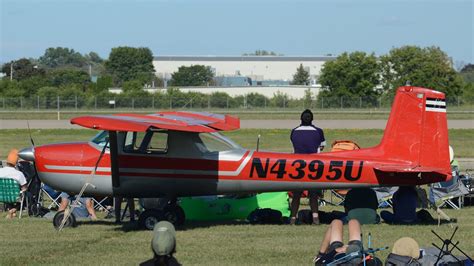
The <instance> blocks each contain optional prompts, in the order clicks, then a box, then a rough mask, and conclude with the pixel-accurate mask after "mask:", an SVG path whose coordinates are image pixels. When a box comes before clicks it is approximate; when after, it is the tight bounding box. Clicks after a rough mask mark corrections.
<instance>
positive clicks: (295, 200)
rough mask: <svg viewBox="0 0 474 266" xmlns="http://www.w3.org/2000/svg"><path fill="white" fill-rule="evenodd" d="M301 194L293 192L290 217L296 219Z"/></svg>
mask: <svg viewBox="0 0 474 266" xmlns="http://www.w3.org/2000/svg"><path fill="white" fill-rule="evenodd" d="M300 201H301V193H299V192H293V200H292V201H291V217H296V214H297V213H298V209H299V208H300Z"/></svg>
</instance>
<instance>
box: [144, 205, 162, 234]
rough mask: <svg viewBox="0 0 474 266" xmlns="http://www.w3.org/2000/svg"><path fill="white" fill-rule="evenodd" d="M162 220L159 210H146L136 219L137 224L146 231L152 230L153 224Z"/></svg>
mask: <svg viewBox="0 0 474 266" xmlns="http://www.w3.org/2000/svg"><path fill="white" fill-rule="evenodd" d="M163 220H164V215H163V212H162V211H160V210H156V209H152V210H146V211H144V212H142V213H141V214H140V216H139V217H138V223H139V224H140V226H141V227H142V228H144V229H146V230H153V228H154V227H155V224H156V223H158V222H159V221H163Z"/></svg>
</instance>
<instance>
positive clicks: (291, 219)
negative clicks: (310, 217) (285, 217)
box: [290, 217, 296, 225]
mask: <svg viewBox="0 0 474 266" xmlns="http://www.w3.org/2000/svg"><path fill="white" fill-rule="evenodd" d="M295 224H296V217H291V218H290V225H295Z"/></svg>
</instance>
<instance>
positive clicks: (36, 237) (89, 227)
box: [0, 129, 474, 265]
mask: <svg viewBox="0 0 474 266" xmlns="http://www.w3.org/2000/svg"><path fill="white" fill-rule="evenodd" d="M95 133H96V131H93V130H32V135H33V138H34V140H35V142H36V144H37V145H42V144H47V143H54V142H64V141H78V140H88V139H90V138H91V137H92V136H93V135H94V134H95ZM382 133H383V131H382V130H327V131H326V137H327V139H328V141H329V143H330V142H332V141H333V140H335V139H352V140H355V141H357V142H358V143H359V144H360V145H361V146H363V147H364V146H365V147H366V146H371V145H375V144H377V143H378V142H379V141H380V138H381V136H382ZM258 134H261V135H262V138H261V149H264V150H274V151H291V144H290V141H289V136H288V134H289V132H288V131H287V130H252V129H247V130H239V131H236V132H229V133H226V135H228V136H229V137H231V138H232V139H233V140H235V141H236V142H237V143H239V144H241V145H242V146H244V147H246V148H254V147H255V143H256V136H257V135H258ZM449 134H450V142H451V144H452V145H453V146H454V149H455V150H456V154H457V155H459V156H463V157H474V154H473V150H474V149H472V147H473V144H474V138H473V136H474V130H450V131H449ZM29 145H30V144H29V136H28V132H27V130H0V158H5V157H6V155H7V153H8V151H9V149H11V148H21V147H27V146H29ZM304 208H307V206H304ZM334 208H335V207H329V206H323V207H322V208H321V209H322V210H323V211H330V210H334ZM338 210H342V208H341V207H339V208H338ZM446 212H447V213H448V215H450V216H451V217H453V218H457V219H458V222H457V225H458V226H459V231H458V233H457V236H456V237H455V239H456V240H459V241H460V243H461V244H460V247H461V248H462V249H463V250H464V251H466V252H467V253H468V254H472V255H474V220H473V219H474V218H473V217H474V207H466V208H463V209H462V210H446ZM0 214H2V213H0ZM432 214H433V215H434V213H432ZM101 215H102V216H103V214H101ZM134 228H136V226H135V225H134V224H125V225H115V224H113V223H112V221H108V220H102V221H98V222H85V223H83V224H80V225H79V226H78V227H77V228H74V229H71V228H68V229H66V230H64V231H63V232H57V231H56V230H55V229H54V228H53V225H52V222H51V221H47V220H44V219H40V218H30V217H24V218H23V219H22V220H18V219H14V220H6V219H4V218H2V217H0V239H1V241H0V265H24V264H46V265H65V264H75V265H137V264H138V263H139V262H142V261H144V260H146V259H148V258H150V257H151V251H150V241H151V232H148V231H139V230H134ZM325 229H326V226H324V225H321V226H309V225H300V226H289V225H249V224H246V223H244V222H235V223H192V222H189V223H187V224H185V226H184V227H183V228H180V230H178V232H177V254H176V257H177V259H178V260H179V261H180V262H181V263H183V264H184V265H310V264H312V261H311V260H312V257H313V255H314V254H315V253H316V250H317V249H318V248H319V244H320V242H321V240H322V238H323V234H324V231H325ZM431 229H434V230H436V231H437V232H438V233H439V234H440V235H441V236H443V237H448V236H450V234H451V232H452V230H453V229H452V228H451V227H450V226H448V225H446V224H444V225H441V226H440V227H437V226H427V225H424V226H393V225H387V224H380V225H365V226H363V233H364V234H365V235H367V234H368V233H369V232H370V233H371V234H372V236H373V238H372V243H373V245H374V246H375V247H383V246H390V247H392V245H393V243H394V242H395V240H397V239H398V238H400V237H402V236H410V237H413V238H415V239H416V240H417V241H418V242H419V243H420V246H422V247H429V246H431V243H432V242H434V243H438V244H439V243H440V242H439V241H438V240H437V239H436V238H435V236H434V235H433V234H432V233H431ZM346 236H347V234H346ZM387 254H388V251H384V252H381V253H380V257H381V258H383V259H385V258H386V256H387Z"/></svg>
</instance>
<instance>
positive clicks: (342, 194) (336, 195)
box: [330, 189, 349, 206]
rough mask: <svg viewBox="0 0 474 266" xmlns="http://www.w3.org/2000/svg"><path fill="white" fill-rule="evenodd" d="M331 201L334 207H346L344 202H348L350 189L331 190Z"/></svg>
mask: <svg viewBox="0 0 474 266" xmlns="http://www.w3.org/2000/svg"><path fill="white" fill-rule="evenodd" d="M330 191H331V199H330V202H331V204H332V205H334V206H341V205H344V201H345V200H346V195H347V192H349V189H331V190H330Z"/></svg>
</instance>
